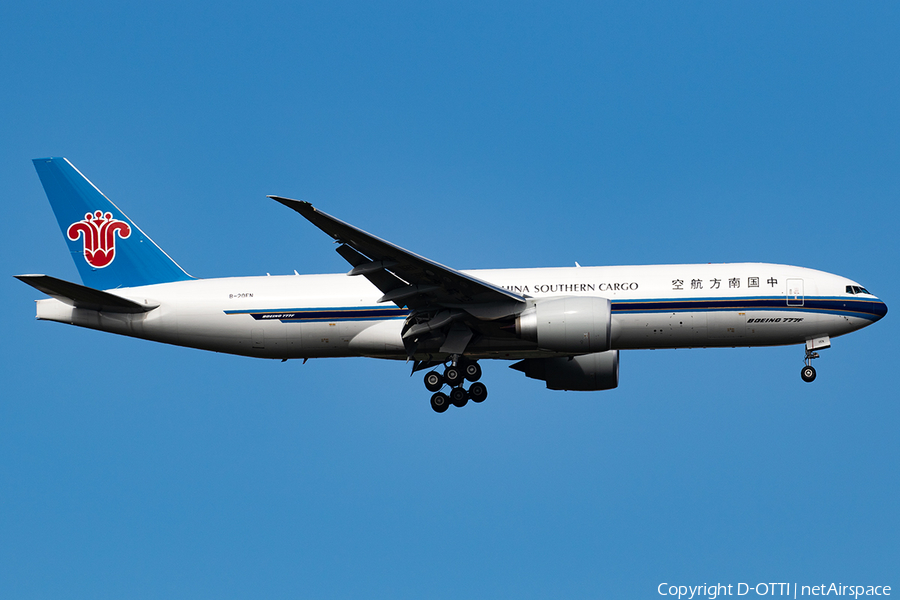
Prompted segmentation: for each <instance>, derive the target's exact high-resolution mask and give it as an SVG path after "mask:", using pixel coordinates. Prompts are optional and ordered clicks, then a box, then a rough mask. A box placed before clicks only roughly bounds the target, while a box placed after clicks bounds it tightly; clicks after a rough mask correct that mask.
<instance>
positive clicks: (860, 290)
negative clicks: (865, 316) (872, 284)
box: [847, 285, 872, 296]
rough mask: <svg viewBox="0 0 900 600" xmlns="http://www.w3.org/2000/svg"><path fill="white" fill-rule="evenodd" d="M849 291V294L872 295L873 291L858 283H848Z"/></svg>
mask: <svg viewBox="0 0 900 600" xmlns="http://www.w3.org/2000/svg"><path fill="white" fill-rule="evenodd" d="M847 293H848V294H868V295H870V296H871V295H872V292H870V291H869V290H867V289H866V288H864V287H860V286H858V285H848V286H847Z"/></svg>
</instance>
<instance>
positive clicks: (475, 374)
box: [463, 362, 481, 381]
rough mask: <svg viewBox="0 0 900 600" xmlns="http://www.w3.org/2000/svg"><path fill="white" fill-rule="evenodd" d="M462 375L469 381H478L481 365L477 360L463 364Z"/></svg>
mask: <svg viewBox="0 0 900 600" xmlns="http://www.w3.org/2000/svg"><path fill="white" fill-rule="evenodd" d="M463 375H465V377H466V379H468V380H469V381H478V380H479V379H481V366H480V365H479V364H478V363H477V362H470V363H466V364H465V365H464V366H463Z"/></svg>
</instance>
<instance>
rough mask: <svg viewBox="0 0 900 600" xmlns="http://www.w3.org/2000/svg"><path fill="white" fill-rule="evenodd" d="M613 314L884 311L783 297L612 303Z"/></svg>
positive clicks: (868, 314)
mask: <svg viewBox="0 0 900 600" xmlns="http://www.w3.org/2000/svg"><path fill="white" fill-rule="evenodd" d="M612 310H613V312H617V313H631V314H635V313H661V312H698V311H742V312H744V311H764V310H779V311H782V310H790V311H796V312H819V313H827V314H835V315H847V316H852V317H859V318H863V319H871V320H878V319H880V318H881V317H883V316H884V315H885V313H886V312H887V309H886V307H885V305H884V303H883V302H881V301H879V300H857V299H850V298H839V297H838V298H828V297H806V298H805V299H804V300H803V305H802V306H796V305H788V304H787V299H786V298H785V297H784V296H775V297H769V298H759V297H745V298H691V299H687V300H681V299H676V298H666V299H660V300H618V301H616V300H614V301H613V303H612Z"/></svg>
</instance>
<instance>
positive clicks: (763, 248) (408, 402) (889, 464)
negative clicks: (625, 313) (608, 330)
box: [0, 0, 900, 599]
mask: <svg viewBox="0 0 900 600" xmlns="http://www.w3.org/2000/svg"><path fill="white" fill-rule="evenodd" d="M333 4H334V6H329V7H325V6H322V5H321V3H305V4H301V3H294V2H284V3H271V2H259V3H252V4H247V3H221V2H216V3H189V5H187V6H185V5H184V3H180V2H179V3H175V2H142V3H113V2H100V3H97V2H83V3H72V2H57V1H54V0H51V1H49V2H37V3H35V2H31V3H19V2H10V3H4V4H3V5H2V7H0V80H2V82H3V84H2V86H0V182H2V193H3V197H4V206H5V207H6V217H5V218H4V219H2V221H0V239H2V242H0V244H2V249H3V252H2V254H0V263H2V269H0V272H2V274H3V277H0V290H2V294H3V298H4V300H3V303H4V304H3V305H4V307H5V311H4V318H3V319H2V324H3V341H4V343H3V344H2V349H0V356H2V362H0V364H2V367H0V372H2V375H3V386H2V390H3V391H2V392H0V394H2V399H0V595H2V596H3V597H9V598H192V599H194V598H216V599H221V598H259V597H266V598H362V597H384V598H498V597H503V598H612V597H617V598H625V597H631V598H655V597H659V596H658V595H657V594H656V587H657V585H658V584H659V583H661V582H671V583H683V584H698V583H700V584H702V583H714V582H724V583H726V584H727V583H731V584H736V583H737V582H741V581H743V582H750V583H751V584H753V583H756V582H757V581H765V582H770V581H772V582H775V581H790V582H795V581H796V582H799V583H800V584H812V585H815V584H818V583H822V582H825V583H828V582H831V581H835V582H843V583H845V584H848V583H860V584H866V585H879V584H880V585H885V584H887V585H893V586H895V589H898V588H900V578H898V565H900V516H898V515H900V511H898V504H897V502H898V497H900V476H898V461H900V441H898V432H900V403H898V400H900V398H898V395H900V394H898V392H897V379H896V377H895V373H894V368H895V363H896V362H897V357H896V354H895V353H896V352H897V348H896V347H897V344H896V340H897V338H898V331H897V325H896V323H897V322H898V320H897V316H898V315H897V314H894V313H895V312H896V311H898V310H900V283H898V267H897V251H898V242H897V239H898V237H897V228H898V221H900V219H898V212H897V210H898V209H897V206H898V202H897V201H898V193H900V144H898V140H900V126H898V124H900V121H898V115H900V111H898V107H900V42H898V37H897V35H898V34H897V32H898V31H900V8H898V5H897V4H896V3H888V2H865V3H843V4H835V3H796V2H792V3H785V2H752V3H751V2H745V3H722V2H691V3H673V2H637V3H607V4H599V3H583V4H579V3H568V4H564V5H562V6H560V3H526V4H525V5H523V4H522V3H519V2H510V3H490V4H489V5H485V3H446V4H430V3H419V2H410V3H405V4H404V3H384V4H382V5H380V6H378V7H373V6H372V5H371V4H370V3H352V2H344V3H333ZM41 156H66V157H68V158H69V159H70V160H71V161H72V162H73V163H74V164H75V165H76V166H77V167H78V168H79V169H81V170H82V171H83V172H84V173H85V174H86V175H87V176H88V177H89V178H90V179H92V180H93V182H94V183H95V184H97V185H98V186H99V187H100V189H102V190H103V191H104V192H105V193H106V194H107V195H108V196H109V197H110V198H111V199H112V200H113V201H114V202H116V203H118V204H119V205H120V206H121V207H122V208H123V209H124V210H125V211H126V212H127V213H128V215H129V216H130V217H132V218H133V219H134V220H135V221H136V222H137V223H138V224H139V225H140V226H141V227H142V229H144V230H145V231H146V232H147V233H148V234H149V235H151V236H152V237H153V238H154V239H155V240H156V242H157V243H159V244H160V245H161V246H162V247H163V248H164V249H165V250H166V251H167V252H168V253H169V254H170V255H172V256H173V257H174V258H175V259H176V260H177V261H179V262H180V263H181V264H182V266H184V267H185V269H187V270H188V272H190V273H191V274H193V275H196V276H202V277H216V276H227V275H255V274H264V273H267V272H269V273H272V274H280V273H290V272H292V270H293V269H297V270H298V271H299V272H301V273H304V272H339V271H344V270H346V269H347V266H346V264H345V263H344V262H343V261H342V259H341V258H340V257H339V256H338V255H337V254H336V253H335V252H334V251H333V244H332V243H331V241H330V239H329V238H328V237H327V236H325V235H324V234H323V233H321V232H320V231H318V230H317V229H315V228H314V227H312V226H311V225H310V224H308V223H307V222H305V221H304V220H303V219H302V218H300V217H299V216H298V215H296V214H294V213H292V212H291V211H288V210H287V209H285V208H284V207H282V206H280V205H278V204H276V203H274V202H272V201H270V200H268V199H266V198H265V195H266V194H281V195H286V196H291V197H297V198H302V199H305V200H309V201H312V202H313V203H315V204H316V205H317V206H320V207H321V208H322V209H323V210H326V211H327V212H330V213H332V214H334V215H336V216H338V217H340V218H343V219H345V220H348V221H350V222H352V223H354V224H356V225H358V226H360V227H362V228H364V229H366V230H368V231H371V232H373V233H375V234H376V235H379V236H381V237H384V238H386V239H389V240H391V241H393V242H395V243H397V244H400V245H402V246H404V247H406V248H409V249H410V250H412V251H414V252H418V253H420V254H424V255H426V256H428V257H430V258H432V259H434V260H437V261H439V262H442V263H444V264H448V265H451V266H454V267H457V268H479V267H484V268H494V267H505V266H509V267H514V266H515V267H525V266H566V265H572V264H574V262H575V261H578V262H579V263H581V264H582V265H605V264H652V263H662V262H726V261H767V262H780V263H788V264H796V265H803V266H808V267H813V268H818V269H823V270H826V271H830V272H834V273H838V274H841V275H845V276H848V277H851V278H853V279H856V280H858V281H859V282H860V283H862V284H863V285H865V286H866V287H868V288H869V289H870V290H872V291H873V292H874V293H875V294H877V295H879V296H880V297H881V298H882V299H884V300H885V301H886V302H887V304H888V306H889V307H890V308H891V311H892V312H890V313H889V314H888V316H887V317H886V318H885V319H884V320H883V321H882V322H879V323H878V324H876V325H874V326H873V327H870V328H868V329H866V330H863V331H860V332H857V333H855V334H853V335H850V336H847V337H844V338H839V339H836V340H834V343H833V347H832V348H831V349H829V350H826V351H824V352H822V358H821V359H819V360H818V361H817V362H816V364H815V366H816V367H817V369H818V371H819V378H818V380H817V381H816V382H815V383H814V384H812V385H807V384H804V383H802V382H801V380H800V376H799V371H800V367H801V366H802V364H803V363H802V358H803V350H802V349H801V348H800V347H788V348H771V349H760V348H757V349H736V350H678V351H640V352H627V353H624V354H623V356H622V362H621V385H620V387H619V388H618V389H617V390H614V391H610V392H600V393H561V392H551V391H548V390H545V389H544V388H543V387H542V385H541V383H540V382H536V381H532V380H527V379H525V378H524V377H523V376H522V374H521V373H517V372H514V371H512V370H510V369H507V368H506V365H505V364H504V363H496V364H494V363H491V364H487V365H485V381H486V382H487V384H488V386H489V388H490V397H489V398H488V400H487V402H485V403H484V404H482V405H477V406H467V407H466V408H465V409H463V410H450V411H449V412H447V413H445V414H443V415H436V414H434V413H433V412H432V410H431V408H430V407H429V405H428V394H427V393H426V392H425V390H424V388H423V386H422V382H421V378H420V377H419V376H416V377H413V378H410V377H409V376H408V367H407V366H406V365H403V364H399V363H390V362H379V361H371V360H363V359H341V360H313V361H310V362H308V363H307V364H305V365H301V364H300V363H299V362H293V361H292V362H288V363H284V364H282V363H279V362H274V361H262V360H253V359H247V358H237V357H231V356H224V355H217V354H210V353H204V352H201V351H196V350H189V349H183V348H175V347H169V346H163V345H157V344H153V343H150V342H143V341H139V340H130V339H125V338H119V337H115V336H111V335H108V334H102V333H97V332H92V331H87V330H81V329H76V328H72V327H66V326H63V325H59V324H53V323H43V322H36V321H35V320H34V305H33V303H32V301H33V300H34V299H36V298H38V297H40V294H37V293H36V292H35V291H34V290H32V289H31V288H28V287H27V286H25V285H22V284H21V283H19V282H18V281H16V280H14V279H13V278H12V275H14V274H18V273H48V274H51V275H55V276H58V277H62V278H67V279H72V280H76V281H77V280H78V276H77V273H76V271H75V267H74V264H72V262H71V260H70V258H69V256H68V255H67V252H66V248H65V245H64V243H63V241H62V240H61V236H60V233H59V230H58V228H57V225H56V222H55V220H54V219H53V216H52V213H51V211H50V207H49V204H48V203H47V200H46V198H45V197H44V194H43V190H42V189H41V186H40V183H39V181H38V178H37V176H36V174H35V172H34V170H33V168H32V165H31V159H32V158H35V157H41ZM751 595H752V594H751Z"/></svg>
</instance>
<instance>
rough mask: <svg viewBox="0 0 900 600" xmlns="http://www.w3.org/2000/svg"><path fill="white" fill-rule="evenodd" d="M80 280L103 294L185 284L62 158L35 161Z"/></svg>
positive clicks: (142, 235)
mask: <svg viewBox="0 0 900 600" xmlns="http://www.w3.org/2000/svg"><path fill="white" fill-rule="evenodd" d="M33 162H34V168H35V170H37V173H38V177H40V178H41V184H43V186H44V191H45V192H46V193H47V199H49V200H50V206H52V207H53V213H54V214H55V215H56V220H57V221H58V222H59V228H60V229H61V230H62V234H63V237H64V238H65V239H66V243H68V245H69V251H70V252H71V253H72V258H73V259H74V260H75V266H77V267H78V273H79V274H80V275H81V281H82V282H83V283H84V284H85V285H87V286H89V287H92V288H95V289H100V290H109V289H113V288H118V287H135V286H140V285H151V284H154V283H168V282H170V281H183V280H186V279H191V276H190V275H188V274H187V273H185V272H184V269H182V268H181V267H179V266H178V265H177V264H176V263H175V261H174V260H172V259H171V258H169V255H168V254H166V253H165V252H163V251H162V249H161V248H160V247H159V246H157V245H156V244H155V243H154V242H153V240H151V239H150V238H149V237H147V235H146V234H145V233H144V232H143V231H141V230H140V229H139V228H138V226H137V225H135V224H134V223H133V222H132V221H131V219H129V218H128V217H127V216H125V213H123V212H122V211H121V210H119V207H117V206H116V205H115V204H113V203H112V202H110V200H109V199H108V198H107V197H106V196H104V195H103V193H102V192H101V191H100V190H98V189H97V187H96V186H94V184H93V183H91V182H90V181H88V179H87V177H85V176H84V175H82V174H81V172H79V171H78V169H76V168H75V167H74V166H73V165H72V163H70V162H69V161H68V160H66V159H65V158H35V159H34V161H33Z"/></svg>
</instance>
